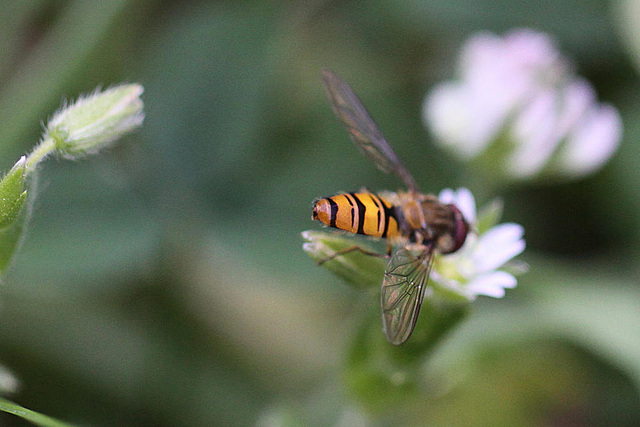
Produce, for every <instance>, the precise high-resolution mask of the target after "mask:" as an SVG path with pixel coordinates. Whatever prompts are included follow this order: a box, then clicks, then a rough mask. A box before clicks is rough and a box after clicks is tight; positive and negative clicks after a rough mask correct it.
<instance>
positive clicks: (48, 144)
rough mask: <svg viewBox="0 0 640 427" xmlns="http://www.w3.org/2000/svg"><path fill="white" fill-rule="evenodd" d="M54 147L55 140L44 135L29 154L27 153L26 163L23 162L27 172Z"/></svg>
mask: <svg viewBox="0 0 640 427" xmlns="http://www.w3.org/2000/svg"><path fill="white" fill-rule="evenodd" d="M55 148H56V142H55V140H54V139H53V138H52V137H50V136H48V137H46V139H44V140H43V141H42V142H41V143H40V144H38V145H37V146H36V148H34V150H33V151H32V152H31V154H29V157H27V163H26V164H25V166H26V171H27V173H29V172H30V171H31V170H32V169H33V167H34V166H35V165H37V164H38V163H40V161H41V160H42V159H44V158H45V157H47V155H48V154H49V153H51V152H52V151H54V150H55Z"/></svg>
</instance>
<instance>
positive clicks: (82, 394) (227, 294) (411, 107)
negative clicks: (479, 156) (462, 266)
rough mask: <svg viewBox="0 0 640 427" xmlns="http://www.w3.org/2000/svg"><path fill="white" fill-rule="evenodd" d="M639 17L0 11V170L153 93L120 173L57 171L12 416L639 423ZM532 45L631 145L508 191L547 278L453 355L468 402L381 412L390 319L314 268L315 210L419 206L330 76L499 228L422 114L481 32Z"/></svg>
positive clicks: (620, 7)
mask: <svg viewBox="0 0 640 427" xmlns="http://www.w3.org/2000/svg"><path fill="white" fill-rule="evenodd" d="M639 4H640V2H639V1H638V0H625V1H613V0H612V1H605V0H550V1H544V2H530V1H524V0H510V1H507V0H481V1H474V2H466V1H461V0H439V1H438V0H422V1H420V0H410V1H387V0H374V1H321V0H320V1H304V2H303V1H298V2H295V1H280V2H278V1H262V0H253V1H251V0H239V1H209V2H206V1H179V2H176V1H160V0H155V1H154V0H147V1H143V0H135V1H126V0H116V1H108V2H98V1H95V2H94V1H45V0H28V1H20V2H3V3H2V5H0V23H1V25H0V34H1V36H0V45H1V46H0V135H1V136H2V138H1V142H0V166H1V169H2V170H8V169H9V168H10V167H11V165H12V164H13V163H14V162H15V161H16V160H17V159H18V158H19V156H21V155H22V154H23V153H25V152H27V151H28V150H30V148H31V147H32V146H33V145H34V144H35V143H36V142H37V140H38V138H39V135H40V132H41V122H43V121H45V120H46V118H47V117H49V116H50V115H51V114H52V113H53V112H54V111H55V110H56V109H57V108H58V107H59V105H60V104H61V102H62V101H63V100H64V99H68V98H73V97H75V96H77V95H78V94H80V93H85V92H90V91H92V90H93V89H94V88H95V87H96V86H102V87H107V86H109V85H111V84H115V83H118V82H122V81H126V82H138V83H141V84H143V85H144V87H145V94H144V100H145V110H146V120H145V123H144V126H143V128H142V129H141V130H140V131H138V132H137V133H136V134H134V135H132V136H128V137H126V138H125V139H123V140H122V141H120V142H119V143H118V144H117V146H115V147H114V148H112V149H110V150H109V151H108V152H106V153H102V154H101V155H99V156H95V157H91V158H86V159H83V160H82V161H76V162H70V161H66V160H59V159H50V160H48V161H46V162H45V163H44V165H43V167H42V169H41V171H40V175H39V180H38V183H37V186H38V197H37V199H36V201H35V205H34V210H33V217H32V221H31V226H30V228H29V230H28V234H27V236H26V239H25V241H24V244H23V246H22V249H21V251H20V253H19V254H18V256H17V257H16V258H15V260H14V265H13V267H12V268H11V270H10V272H9V274H8V275H7V276H6V277H4V279H3V282H2V284H1V285H0V363H2V364H4V365H5V366H8V367H10V368H11V369H12V370H13V371H14V373H15V374H16V376H17V377H18V378H19V379H20V381H21V388H20V390H19V391H18V392H17V393H15V394H14V395H12V396H10V397H11V399H12V400H14V401H16V402H18V403H20V404H22V405H24V406H26V407H28V408H30V409H34V410H37V411H39V412H43V413H45V414H49V415H52V416H55V417H58V418H60V419H64V420H68V421H71V422H77V423H81V424H84V425H154V426H174V425H190V426H197V425H202V426H225V425H234V426H235V425H318V426H324V425H345V426H346V425H394V424H396V423H397V424H406V425H427V424H428V425H442V426H450V425H493V426H495V425H522V426H533V425H536V426H538V425H556V426H569V425H570V426H583V425H619V426H624V425H628V426H635V425H640V395H639V390H640V287H639V286H640V285H639V283H638V277H639V269H640V262H639V261H638V255H639V253H640V251H639V249H640V245H639V244H638V242H639V237H640V221H639V220H638V218H639V217H640V190H639V188H640V187H639V186H638V182H640V147H639V145H638V142H637V141H638V138H639V136H640V135H639V133H640V128H639V126H638V123H639V119H640V96H639V94H640V80H639V78H638V67H639V66H640V41H639V40H640V37H638V34H639V32H640V24H639V22H640V19H639V18H640V5H639ZM521 27H527V28H532V29H535V30H539V31H544V32H547V33H549V34H550V35H551V36H552V37H554V38H555V39H556V41H557V43H558V46H559V48H560V49H561V50H562V51H563V53H565V54H566V55H567V56H569V57H570V58H572V59H573V61H574V64H575V66H576V70H577V71H578V72H579V74H581V75H583V76H585V77H586V78H587V79H589V80H590V81H591V82H592V83H593V84H594V86H595V88H596V90H597V92H598V95H599V98H600V99H601V100H603V101H606V102H609V103H612V104H613V105H615V106H616V107H617V108H619V110H620V112H621V115H622V117H623V121H624V126H625V131H624V138H623V141H622V144H621V147H620V149H619V151H618V152H617V153H616V155H615V156H614V157H613V159H612V160H611V162H610V163H609V164H608V165H607V166H606V167H605V168H604V169H603V170H601V171H600V172H598V173H597V174H595V175H593V176H591V177H589V178H587V179H584V180H580V181H576V182H571V183H565V184H554V185H542V184H537V185H514V186H509V187H506V188H504V189H502V192H501V194H500V196H501V197H502V198H503V200H504V202H505V212H504V218H503V219H504V220H505V221H513V222H517V223H520V224H522V225H523V226H524V227H525V229H526V239H527V244H528V248H527V251H526V252H525V254H524V256H522V257H521V258H522V259H524V260H526V261H527V262H528V263H529V264H530V271H529V273H528V274H526V275H524V276H522V277H520V278H519V285H518V288H516V289H515V290H513V291H509V292H508V295H507V297H506V298H505V299H503V300H492V299H489V298H480V299H479V300H478V301H477V302H476V303H474V305H473V312H472V315H471V316H470V317H469V319H468V320H467V321H466V323H465V324H464V325H463V326H462V327H461V328H458V329H457V330H455V331H454V332H453V333H452V334H451V335H450V336H449V337H448V339H447V340H446V341H445V342H444V343H443V344H442V345H441V347H440V348H438V349H436V350H435V354H434V355H433V357H432V359H431V361H430V363H433V364H435V365H437V367H438V368H439V369H441V370H442V371H443V372H445V375H444V377H445V378H448V379H449V381H448V382H446V384H439V385H434V384H431V385H429V384H428V385H427V389H428V390H430V391H429V393H426V395H427V396H428V398H425V400H424V406H423V408H422V410H416V408H415V407H412V408H411V410H406V411H405V408H403V402H402V400H401V399H400V400H395V401H394V400H393V399H389V400H388V401H387V402H392V404H381V405H380V406H382V407H375V405H372V404H371V402H366V396H364V397H363V395H362V392H361V393H360V395H358V394H357V393H354V391H353V389H350V388H349V387H346V386H345V384H344V382H343V381H342V379H343V375H342V372H343V370H344V367H345V363H346V360H345V359H346V357H345V352H346V349H347V348H348V347H349V344H350V342H351V340H352V339H353V335H354V333H355V331H356V329H357V325H358V323H359V322H360V321H361V318H362V313H363V311H367V308H363V306H368V305H369V304H371V301H375V300H376V297H373V298H370V297H368V296H367V297H363V291H362V290H361V289H354V288H351V287H350V286H348V285H346V284H344V283H343V282H341V281H340V280H339V279H337V278H336V277H334V276H332V275H331V274H329V273H328V272H327V271H325V270H324V269H321V268H318V267H316V265H315V264H314V262H313V261H311V260H310V259H309V258H308V257H307V255H306V254H305V253H304V252H303V251H302V250H301V238H300V232H301V231H303V230H306V229H312V228H313V229H318V228H319V227H318V226H317V225H316V224H312V223H311V220H310V207H311V202H312V200H313V199H314V198H316V197H319V196H326V195H330V194H333V193H335V192H337V191H341V190H357V189H359V188H361V187H362V186H366V187H367V188H369V189H372V190H377V189H390V190H394V189H398V188H399V183H398V182H397V179H395V178H394V177H393V176H386V175H384V174H381V173H380V172H379V171H378V170H377V169H376V168H375V167H373V166H372V165H371V164H370V163H369V162H368V160H367V159H365V158H364V156H362V155H360V154H359V153H358V152H357V150H355V149H354V147H353V145H352V143H351V142H350V141H349V139H348V137H347V135H346V133H345V131H344V129H343V128H342V126H341V125H340V124H339V123H338V121H337V120H336V119H335V118H334V117H333V115H332V113H331V110H330V108H329V106H328V103H327V101H326V98H325V95H324V91H323V86H322V83H321V79H320V70H321V69H322V67H329V68H331V69H333V70H335V71H336V72H338V73H339V74H341V75H342V76H343V77H344V78H345V80H347V81H348V82H350V84H351V85H352V86H353V87H354V88H355V90H356V91H357V93H358V94H359V95H360V97H361V98H362V99H363V101H364V102H365V104H366V105H367V106H368V108H369V110H370V112H371V113H372V115H373V117H374V118H376V120H377V122H378V124H379V125H380V127H381V128H382V130H383V132H384V133H385V135H386V136H387V138H388V139H389V140H390V141H391V142H392V144H393V146H394V148H395V149H396V151H397V152H398V155H399V156H400V158H402V159H404V160H405V163H406V164H407V166H408V168H409V169H410V170H411V171H412V172H413V173H414V175H415V177H416V179H417V180H418V182H419V183H420V184H421V186H422V189H423V190H425V191H432V192H437V191H439V190H440V189H442V188H444V187H458V186H466V187H469V188H470V189H471V190H472V191H474V193H475V194H476V195H477V197H478V200H477V202H478V204H479V205H482V204H484V203H487V202H488V201H489V199H488V197H489V196H490V195H489V194H487V192H486V191H484V189H483V188H482V186H481V182H482V181H481V180H477V179H475V177H474V175H473V173H472V172H471V171H469V170H466V168H465V166H464V165H463V164H461V163H458V162H457V161H456V160H455V159H453V158H452V157H451V156H450V155H448V154H447V153H445V152H443V151H441V150H439V149H438V148H436V147H435V146H434V144H433V143H432V137H431V136H430V135H429V132H428V131H427V130H426V129H425V128H424V127H423V124H422V121H421V117H420V114H421V104H422V102H423V100H424V97H425V95H426V94H427V93H428V91H429V89H430V88H431V87H432V86H433V85H434V84H436V83H437V82H440V81H443V80H448V79H450V78H452V77H453V72H454V68H455V61H456V56H457V52H458V50H459V48H460V46H461V45H462V43H463V42H464V41H465V40H466V39H467V38H468V37H469V36H470V35H472V34H473V33H475V32H477V31H481V30H489V31H492V32H495V33H498V34H502V33H504V32H506V31H508V30H510V29H512V28H521ZM493 195H495V194H493ZM493 195H491V196H493ZM372 292H373V293H375V290H373V291H372ZM374 309H377V308H375V307H374ZM380 333H382V332H380ZM429 387H431V389H429ZM363 401H364V403H363ZM0 424H2V425H24V424H23V422H22V421H20V420H19V419H17V418H15V417H13V416H9V415H6V414H2V415H0Z"/></svg>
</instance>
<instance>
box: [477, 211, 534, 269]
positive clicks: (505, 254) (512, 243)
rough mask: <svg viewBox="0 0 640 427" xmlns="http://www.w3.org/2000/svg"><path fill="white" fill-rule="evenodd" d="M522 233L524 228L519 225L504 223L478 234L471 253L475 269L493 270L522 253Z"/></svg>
mask: <svg viewBox="0 0 640 427" xmlns="http://www.w3.org/2000/svg"><path fill="white" fill-rule="evenodd" d="M523 234H524V228H523V227H522V226H521V225H519V224H512V223H506V224H501V225H498V226H496V227H494V228H492V229H491V230H489V231H487V232H486V233H484V234H483V235H482V236H480V238H479V240H478V244H477V246H476V248H475V250H474V254H473V261H474V265H475V268H476V270H477V271H478V272H486V271H489V270H494V269H496V268H499V267H500V266H501V265H503V264H504V263H505V262H507V261H509V260H510V259H511V258H513V257H515V256H516V255H519V254H520V253H522V251H523V250H524V248H525V242H524V240H523V239H522V236H523Z"/></svg>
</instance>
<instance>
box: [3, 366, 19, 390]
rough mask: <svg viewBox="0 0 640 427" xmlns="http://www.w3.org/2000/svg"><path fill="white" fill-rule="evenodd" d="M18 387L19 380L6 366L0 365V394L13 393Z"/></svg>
mask: <svg viewBox="0 0 640 427" xmlns="http://www.w3.org/2000/svg"><path fill="white" fill-rule="evenodd" d="M19 388H20V382H19V381H18V379H17V378H16V377H15V375H13V373H12V372H11V371H9V369H8V368H6V367H4V366H3V365H0V395H6V394H11V393H15V392H17V391H18V389H19Z"/></svg>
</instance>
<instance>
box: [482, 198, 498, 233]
mask: <svg viewBox="0 0 640 427" xmlns="http://www.w3.org/2000/svg"><path fill="white" fill-rule="evenodd" d="M503 209H504V203H503V202H502V200H501V199H493V200H492V201H491V202H490V203H487V204H486V205H485V206H484V207H483V208H482V210H481V211H480V212H478V219H477V221H476V228H477V231H478V235H482V234H483V233H485V232H486V231H488V230H489V229H490V228H491V227H493V226H494V225H496V224H497V223H499V222H500V218H502V211H503Z"/></svg>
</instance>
